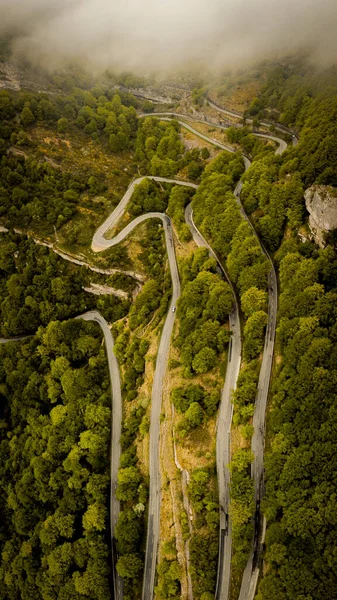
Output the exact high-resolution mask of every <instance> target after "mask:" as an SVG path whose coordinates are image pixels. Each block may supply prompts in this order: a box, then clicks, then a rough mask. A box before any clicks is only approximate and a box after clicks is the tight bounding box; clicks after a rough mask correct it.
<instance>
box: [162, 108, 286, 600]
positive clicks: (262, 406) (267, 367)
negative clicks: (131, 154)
mask: <svg viewBox="0 0 337 600" xmlns="http://www.w3.org/2000/svg"><path fill="white" fill-rule="evenodd" d="M211 105H212V103H211ZM216 108H217V107H216ZM224 112H226V111H224ZM227 112H228V111H227ZM163 114H164V113H163ZM234 116H237V115H234ZM179 123H180V125H182V126H183V127H184V128H186V129H188V130H189V131H191V132H192V133H194V134H195V135H197V136H198V137H200V138H201V139H204V140H206V141H208V142H210V143H212V144H213V145H215V146H218V147H219V148H221V149H223V150H227V151H229V152H235V151H234V150H233V149H232V148H227V147H226V146H224V145H223V144H220V143H219V142H217V141H216V140H214V139H212V138H208V137H207V136H204V135H203V134H200V133H199V132H198V131H196V130H195V129H193V127H191V126H190V125H187V124H186V123H184V122H183V121H179ZM220 128H221V129H225V128H223V127H220ZM254 135H256V136H257V137H261V138H266V139H273V140H274V141H275V142H277V143H278V148H277V150H276V152H275V153H276V154H282V153H283V152H284V151H285V150H286V148H287V144H286V142H285V141H284V140H281V139H280V138H277V137H275V136H270V135H269V134H255V133H254ZM243 160H244V165H245V170H247V169H248V168H249V167H250V165H251V162H250V160H249V159H248V158H247V157H245V156H244V157H243ZM242 186H243V184H242V181H240V182H239V183H238V185H237V186H236V189H235V192H234V194H235V197H236V200H237V202H238V204H239V207H240V211H241V214H242V216H243V217H244V218H245V219H246V220H247V221H248V223H249V224H250V226H251V228H252V230H253V231H254V234H255V235H256V236H257V234H256V232H255V229H254V227H253V225H252V223H251V222H250V220H249V218H248V216H247V215H246V213H245V211H244V208H243V206H242V203H241V198H240V194H241V190H242ZM186 217H187V222H188V217H189V213H188V211H187V215H186ZM192 220H193V219H192ZM192 234H193V232H192ZM199 236H200V233H199ZM193 237H194V236H193ZM200 237H201V238H202V236H200ZM257 237H258V236H257ZM258 239H259V238H258ZM259 242H260V245H261V248H262V251H263V253H264V254H265V255H266V257H267V258H268V260H269V262H270V272H269V275H268V296H269V305H268V323H267V328H266V336H265V345H264V351H263V358H262V364H261V370H260V376H259V382H258V390H257V395H256V401H255V410H254V416H253V426H254V433H253V437H252V446H251V447H252V452H253V454H254V461H253V464H252V478H253V480H254V499H255V507H256V510H255V515H254V519H253V521H254V538H253V540H252V549H251V552H250V556H249V559H248V562H247V565H246V568H245V571H244V576H243V580H242V585H241V590H240V597H239V600H252V599H253V598H254V595H255V590H256V585H257V580H258V574H259V566H258V565H259V555H260V552H261V547H260V546H261V528H262V518H261V514H260V501H261V498H262V496H263V491H264V489H263V475H264V466H263V464H264V438H265V414H266V407H267V399H268V393H269V385H270V379H271V369H272V363H273V353H274V342H275V332H276V317H277V278H276V273H275V269H274V265H273V262H272V260H271V258H270V256H269V254H268V252H267V250H266V248H265V247H264V245H263V244H262V243H261V241H260V240H259ZM206 245H207V247H209V246H208V244H207V243H206ZM211 252H212V254H213V256H215V254H214V252H213V251H211ZM215 258H216V257H215ZM235 322H236V321H235V319H233V315H232V323H231V327H233V326H234V331H235ZM232 343H233V344H234V340H233V341H232ZM237 343H238V342H237ZM230 351H231V352H233V347H232V348H230ZM237 352H238V350H237V349H235V355H234V363H233V366H232V365H228V367H230V371H229V373H228V376H226V384H227V380H228V384H227V385H228V390H229V392H228V391H227V392H225V389H224V394H225V395H226V396H227V398H228V393H229V394H230V390H231V389H234V388H233V386H234V385H236V381H235V383H234V379H235V368H236V367H235V360H236V355H237ZM240 353H241V348H240ZM225 388H226V386H225ZM222 406H223V407H224V408H223V409H222V410H221V408H220V414H219V423H218V433H217V470H218V486H219V497H220V546H219V563H218V580H217V590H216V600H228V592H229V580H230V561H231V546H232V537H231V523H230V519H229V517H228V506H229V472H228V469H227V468H226V465H227V464H228V462H229V460H228V462H225V461H226V460H227V459H228V458H230V448H229V443H230V442H229V440H230V431H229V434H228V433H226V430H227V429H228V423H229V429H230V423H231V418H230V417H229V413H228V410H229V407H228V402H227V401H226V400H225V402H222V403H221V407H222ZM220 454H221V456H222V457H223V459H222V461H221V458H218V456H220ZM221 462H222V464H221Z"/></svg>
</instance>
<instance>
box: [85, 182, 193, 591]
mask: <svg viewBox="0 0 337 600" xmlns="http://www.w3.org/2000/svg"><path fill="white" fill-rule="evenodd" d="M149 178H150V179H153V180H154V181H158V182H164V183H174V184H177V185H184V186H186V187H191V188H194V189H196V188H197V186H196V185H195V184H192V183H186V182H184V181H176V180H172V179H166V178H163V177H149ZM143 179H146V178H145V177H142V178H140V179H137V180H135V181H134V182H133V183H132V184H131V185H130V187H129V188H128V190H127V192H126V194H125V195H124V197H123V198H122V200H121V201H120V203H119V205H118V206H117V207H116V209H115V210H114V211H113V212H112V213H111V215H110V216H109V217H108V218H107V219H106V220H105V221H104V223H103V224H102V225H101V226H100V227H99V228H98V229H97V231H96V233H95V234H94V237H93V241H92V249H93V250H94V251H95V252H99V251H102V250H105V249H106V248H111V247H112V246H115V245H116V244H119V243H120V242H121V241H122V240H123V239H125V238H126V237H127V236H128V235H129V233H131V231H132V230H133V229H134V228H135V227H136V226H137V225H138V224H139V223H141V222H143V221H145V220H147V219H150V218H158V219H161V221H162V223H163V227H164V232H165V241H166V248H167V256H168V261H169V265H170V270H171V278H172V299H171V304H170V308H169V311H168V314H167V317H166V320H165V324H164V328H163V331H162V335H161V339H160V344H159V349H158V354H157V361H156V369H155V375H154V380H153V386H152V397H151V399H152V404H151V424H150V466H149V470H150V495H149V512H148V531H147V540H146V554H145V568H144V583H143V592H142V598H143V600H152V598H153V590H154V582H155V574H156V563H157V549H158V542H159V533H160V496H161V494H160V491H161V485H160V457H159V433H160V413H161V404H162V388H163V380H164V375H165V370H166V365H167V359H168V355H169V350H170V342H171V335H172V330H173V325H174V321H175V317H176V312H175V311H174V312H173V308H175V306H176V303H177V300H178V298H179V296H180V280H179V273H178V267H177V262H176V257H175V251H174V243H173V235H172V227H171V221H170V219H169V217H167V216H166V215H164V214H163V213H156V212H151V213H147V214H145V215H141V216H139V217H137V218H136V219H134V220H133V221H131V223H129V224H128V225H127V226H126V227H125V228H124V229H123V231H121V232H120V233H119V234H118V235H116V236H115V237H114V238H113V239H111V240H107V239H106V238H105V237H104V234H105V233H106V231H107V230H108V229H110V228H112V227H113V226H114V225H116V224H117V222H118V220H119V219H120V217H121V216H122V214H123V212H124V211H125V208H126V206H127V204H128V202H129V200H130V198H131V196H132V193H133V191H134V188H135V186H136V185H137V184H139V183H140V182H141V181H142V180H143ZM120 427H121V423H120ZM115 435H116V436H117V438H118V437H120V430H119V434H118V433H116V434H115ZM119 453H120V449H119ZM119 455H120V454H118V453H117V456H119ZM115 468H116V469H117V470H116V472H114V473H112V474H111V480H112V479H113V477H114V478H115V483H112V492H113V493H115V489H116V481H117V472H118V465H117V466H116V467H115ZM117 518H118V515H117ZM112 535H113V534H112ZM121 598H122V590H121V589H120V594H119V595H117V596H116V599H117V600H121Z"/></svg>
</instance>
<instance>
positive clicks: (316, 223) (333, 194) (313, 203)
mask: <svg viewBox="0 0 337 600" xmlns="http://www.w3.org/2000/svg"><path fill="white" fill-rule="evenodd" d="M304 198H305V206H306V208H307V211H308V212H309V215H310V216H309V227H310V230H311V233H312V235H313V238H314V240H315V242H316V244H318V245H319V246H320V247H321V248H324V245H325V243H324V233H326V232H328V231H332V230H333V229H337V188H333V187H331V186H327V185H312V186H311V187H309V188H308V189H307V190H306V191H305V193H304Z"/></svg>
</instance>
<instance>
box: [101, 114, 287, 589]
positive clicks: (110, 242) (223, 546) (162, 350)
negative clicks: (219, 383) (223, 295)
mask: <svg viewBox="0 0 337 600" xmlns="http://www.w3.org/2000/svg"><path fill="white" fill-rule="evenodd" d="M171 114H172V113H169V115H168V116H167V117H164V115H158V114H155V116H160V117H161V118H164V119H165V120H170V116H171ZM144 116H151V115H149V114H147V115H144ZM181 118H184V117H183V116H182V117H181ZM180 124H181V126H183V127H184V128H185V129H187V130H189V131H191V132H192V133H194V134H195V135H197V136H198V137H200V138H201V139H204V140H205V141H207V142H209V143H211V144H213V145H215V146H217V147H219V148H221V149H223V150H227V151H230V152H234V150H233V149H232V148H229V147H227V146H225V145H224V144H221V143H219V142H217V141H216V140H214V139H212V138H209V137H208V136H205V135H203V134H201V133H200V132H198V131H196V130H195V129H193V127H191V126H190V125H188V124H187V123H185V122H184V121H180ZM260 137H265V138H270V136H268V135H264V134H260ZM274 140H275V141H277V142H278V144H279V147H278V149H277V152H278V153H282V152H283V151H284V149H285V148H286V144H285V142H284V141H283V140H279V139H278V138H274ZM249 165H250V162H249V160H248V159H246V158H245V167H246V168H248V167H249ZM149 178H150V179H152V180H154V181H158V182H163V183H174V184H178V185H184V186H186V187H191V188H194V189H197V187H198V186H197V185H195V184H191V183H187V182H183V181H176V180H172V179H167V178H164V177H149ZM143 179H145V178H144V177H141V178H138V179H136V180H135V181H134V182H133V183H132V184H131V185H130V187H129V188H128V190H127V192H126V193H125V195H124V197H123V198H122V200H121V201H120V203H119V204H118V206H117V207H116V208H115V210H114V211H113V212H112V213H111V214H110V215H109V216H108V218H107V219H106V220H105V221H104V223H103V224H102V225H101V226H100V227H99V228H98V229H97V231H96V232H95V234H94V236H93V240H92V250H93V251H94V252H100V251H103V250H106V249H107V248H111V247H112V246H115V245H117V244H119V243H120V242H121V241H123V240H124V239H125V238H126V237H127V236H128V235H129V234H130V233H131V231H132V230H133V229H134V228H135V227H136V226H137V225H139V224H140V223H142V222H143V221H145V220H147V219H149V218H159V219H161V221H162V223H163V227H164V232H165V240H166V247H167V254H168V260H169V264H170V269H171V277H172V288H173V291H172V299H171V304H170V309H169V312H168V315H167V318H166V321H165V324H164V328H163V332H162V336H161V340H160V345H159V349H158V355H157V361H156V369H155V376H154V382H153V388H152V404H151V425H150V468H149V470H150V497H149V512H148V532H147V542H146V556H145V569H144V583H143V591H142V600H152V598H153V590H154V582H155V573H156V560H157V548H158V542H159V533H160V468H159V431H160V412H161V401H162V384H163V379H164V375H165V369H166V364H167V358H168V354H169V348H170V340H171V335H172V330H173V325H174V320H175V312H173V310H172V309H173V307H175V305H176V302H177V300H178V298H179V295H180V281H179V274H178V269H177V263H176V258H175V252H174V243H173V236H172V228H171V222H170V219H169V218H168V217H167V216H166V215H164V214H163V213H156V212H151V213H147V214H145V215H141V216H139V217H137V218H136V219H134V220H133V221H132V222H131V223H129V224H128V225H127V226H126V227H125V228H124V229H123V230H122V231H121V232H119V233H118V235H116V236H115V237H114V238H112V239H106V238H105V234H106V233H107V231H108V230H110V229H111V228H113V227H114V226H115V225H116V224H117V222H118V221H119V220H120V218H121V216H122V215H123V213H124V211H125V209H126V206H127V204H128V202H129V201H130V199H131V197H132V194H133V192H134V189H135V186H136V185H138V184H139V183H141V181H142V180H143ZM241 188H242V183H241V182H240V183H239V184H238V186H237V188H236V191H235V195H236V198H237V201H238V202H239V205H240V208H241V211H242V213H243V215H244V216H245V218H246V219H247V220H248V221H249V219H248V217H247V216H246V215H245V213H244V210H243V207H242V205H241V202H240V192H241ZM186 221H187V223H188V225H189V227H190V229H191V231H192V235H193V237H194V239H195V241H196V243H197V244H198V245H202V246H206V247H207V248H208V249H209V251H210V253H211V254H212V256H214V257H215V259H216V260H217V257H216V255H215V253H214V252H213V250H212V249H211V248H210V246H209V244H207V242H206V241H205V240H204V238H203V237H202V235H201V234H200V232H199V231H198V230H197V228H196V227H195V224H194V222H193V216H192V211H191V208H190V207H189V209H188V210H187V211H186ZM249 223H250V221H249ZM217 263H218V267H219V269H220V270H221V272H222V274H223V275H224V276H225V277H226V273H225V272H224V269H223V267H222V266H221V265H220V264H219V261H218V260H217ZM269 293H270V295H271V294H272V295H273V296H274V297H275V298H276V306H277V286H276V283H275V282H271V285H270V288H269ZM270 306H271V302H270ZM274 315H275V319H276V309H275V310H274V309H273V310H271V309H270V310H269V320H268V327H267V335H266V344H267V339H269V342H270V343H269V344H268V356H269V357H270V360H269V362H270V368H269V362H268V361H265V365H264V364H262V367H261V373H262V371H263V373H264V375H263V377H262V374H261V376H260V379H264V380H263V381H261V390H260V382H259V394H260V397H261V402H260V403H259V410H258V409H257V407H256V409H255V414H254V419H255V415H256V419H255V425H256V426H257V430H258V431H259V432H260V434H259V435H258V436H257V439H256V440H255V442H254V440H253V441H252V448H253V449H254V448H256V452H257V454H256V456H257V458H256V460H255V461H254V465H253V471H254V473H253V474H254V481H255V482H256V481H258V482H259V484H258V488H259V490H260V487H261V482H260V480H261V477H260V471H261V465H262V478H263V446H264V416H265V409H264V401H265V402H266V399H267V396H268V390H269V380H270V372H271V363H272V357H273V343H274V335H275V325H274V326H273V323H272V322H271V320H272V318H273V316H274ZM230 326H231V330H232V331H233V338H232V340H231V344H230V348H229V356H228V367H227V375H226V382H225V386H224V389H223V394H222V401H221V406H220V411H219V419H218V429H217V431H218V433H217V469H218V479H219V500H220V554H219V572H218V582H217V595H216V598H217V600H218V599H219V600H220V598H221V600H227V598H228V590H229V580H230V559H231V545H232V540H231V525H230V520H229V516H228V508H229V484H230V479H229V471H228V464H229V462H230V427H231V420H232V410H233V409H232V404H231V395H232V391H233V390H234V389H235V387H236V381H237V377H238V374H239V370H240V361H241V337H240V321H239V315H238V307H237V304H236V303H235V305H234V309H233V312H232V314H231V316H230ZM271 343H272V347H271ZM265 356H267V353H266V348H265V352H264V358H265ZM257 401H258V399H257ZM120 426H121V425H120ZM115 437H116V441H115V443H116V444H117V443H118V444H119V437H120V433H119V435H118V433H116V434H115ZM261 446H262V452H261ZM253 451H254V450H253ZM116 456H117V457H119V456H120V447H119V450H117V451H116ZM255 463H256V464H255ZM114 470H115V472H114V473H111V482H112V483H111V485H112V500H111V502H113V497H115V488H116V481H117V473H118V465H117V461H116V464H115V466H114ZM261 493H262V490H261V491H260V492H258V491H256V499H258V498H259V497H260V496H261ZM257 502H258V500H257ZM118 510H119V507H118V505H117V504H115V505H114V509H112V513H113V515H114V517H113V519H114V521H113V523H112V525H113V526H112V529H111V531H112V538H113V531H114V526H115V523H116V522H117V521H116V519H117V518H118ZM116 515H117V516H116ZM113 547H114V546H113ZM114 573H115V581H116V583H117V594H116V599H117V600H121V599H122V586H121V585H120V584H118V580H119V578H118V576H117V575H116V571H115V569H114Z"/></svg>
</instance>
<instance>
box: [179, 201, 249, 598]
mask: <svg viewBox="0 0 337 600" xmlns="http://www.w3.org/2000/svg"><path fill="white" fill-rule="evenodd" d="M185 220H186V223H187V225H188V227H189V229H190V231H191V233H192V236H193V239H194V241H195V243H196V244H197V245H198V246H204V247H206V248H208V250H209V253H210V255H211V256H212V257H213V258H215V260H216V261H217V265H218V269H219V271H220V275H221V276H222V277H223V278H225V279H226V280H227V281H228V282H229V284H230V286H231V288H232V292H233V299H234V302H233V310H232V312H231V313H230V315H229V326H230V330H231V332H232V335H231V339H230V342H229V348H228V358H227V370H226V379H225V385H224V387H223V390H222V394H221V402H220V408H219V415H218V422H217V438H216V465H217V476H218V488H219V507H220V534H219V563H218V576H217V585H216V593H215V598H216V600H219V599H220V598H228V592H229V582H230V569H231V555H232V532H231V522H230V519H229V500H230V489H229V487H230V472H229V468H228V465H229V463H230V461H231V451H230V446H231V424H232V416H233V404H232V394H233V392H234V390H235V389H236V384H237V379H238V376H239V372H240V365H241V326H240V314H239V305H238V301H237V298H236V294H235V290H234V288H233V285H232V283H231V281H230V279H229V278H228V276H227V273H226V271H225V269H224V268H223V266H222V264H221V263H220V261H219V260H218V258H217V256H216V254H215V252H214V251H213V250H212V248H211V247H210V245H209V244H208V243H207V242H206V240H205V239H204V238H203V236H202V235H201V233H200V231H199V230H198V228H197V227H196V225H195V223H194V221H193V211H192V206H191V204H189V205H188V206H187V207H186V210H185Z"/></svg>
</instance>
